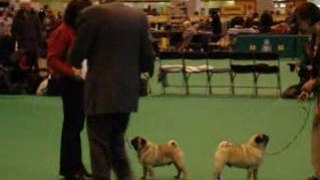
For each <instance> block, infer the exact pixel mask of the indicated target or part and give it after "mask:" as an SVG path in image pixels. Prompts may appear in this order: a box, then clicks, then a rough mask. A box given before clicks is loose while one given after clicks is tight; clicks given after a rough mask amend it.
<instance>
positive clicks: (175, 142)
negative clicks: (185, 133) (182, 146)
mask: <svg viewBox="0 0 320 180" xmlns="http://www.w3.org/2000/svg"><path fill="white" fill-rule="evenodd" d="M168 145H169V146H171V147H174V148H176V147H179V144H178V143H177V141H175V140H170V141H169V142H168Z"/></svg>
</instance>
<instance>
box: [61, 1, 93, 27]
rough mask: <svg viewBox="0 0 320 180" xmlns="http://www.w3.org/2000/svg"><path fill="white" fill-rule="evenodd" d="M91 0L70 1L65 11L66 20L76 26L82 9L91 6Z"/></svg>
mask: <svg viewBox="0 0 320 180" xmlns="http://www.w3.org/2000/svg"><path fill="white" fill-rule="evenodd" d="M91 4H92V3H91V1H90V0H72V1H70V2H69V3H68V5H67V8H66V10H65V12H64V18H63V20H64V22H66V23H67V24H68V25H70V26H72V27H75V26H76V22H77V18H78V16H79V14H80V11H81V10H82V9H84V8H86V7H88V6H91Z"/></svg>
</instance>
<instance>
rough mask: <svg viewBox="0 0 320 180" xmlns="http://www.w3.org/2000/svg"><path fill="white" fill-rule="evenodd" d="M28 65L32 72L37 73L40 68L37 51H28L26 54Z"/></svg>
mask: <svg viewBox="0 0 320 180" xmlns="http://www.w3.org/2000/svg"><path fill="white" fill-rule="evenodd" d="M25 55H26V58H27V63H28V66H29V68H30V70H35V71H37V70H38V69H39V68H38V53H37V51H32V50H27V51H26V52H25Z"/></svg>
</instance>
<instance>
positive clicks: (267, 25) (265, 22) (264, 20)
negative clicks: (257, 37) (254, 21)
mask: <svg viewBox="0 0 320 180" xmlns="http://www.w3.org/2000/svg"><path fill="white" fill-rule="evenodd" d="M272 25H273V18H272V15H271V14H270V12H269V11H267V10H266V11H264V12H263V13H262V14H261V16H260V20H259V30H260V32H261V33H268V32H270V30H271V26H272Z"/></svg>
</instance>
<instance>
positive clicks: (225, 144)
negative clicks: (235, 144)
mask: <svg viewBox="0 0 320 180" xmlns="http://www.w3.org/2000/svg"><path fill="white" fill-rule="evenodd" d="M230 146H232V144H231V143H230V142H228V141H222V142H221V143H220V144H219V146H218V149H220V148H226V147H230Z"/></svg>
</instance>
